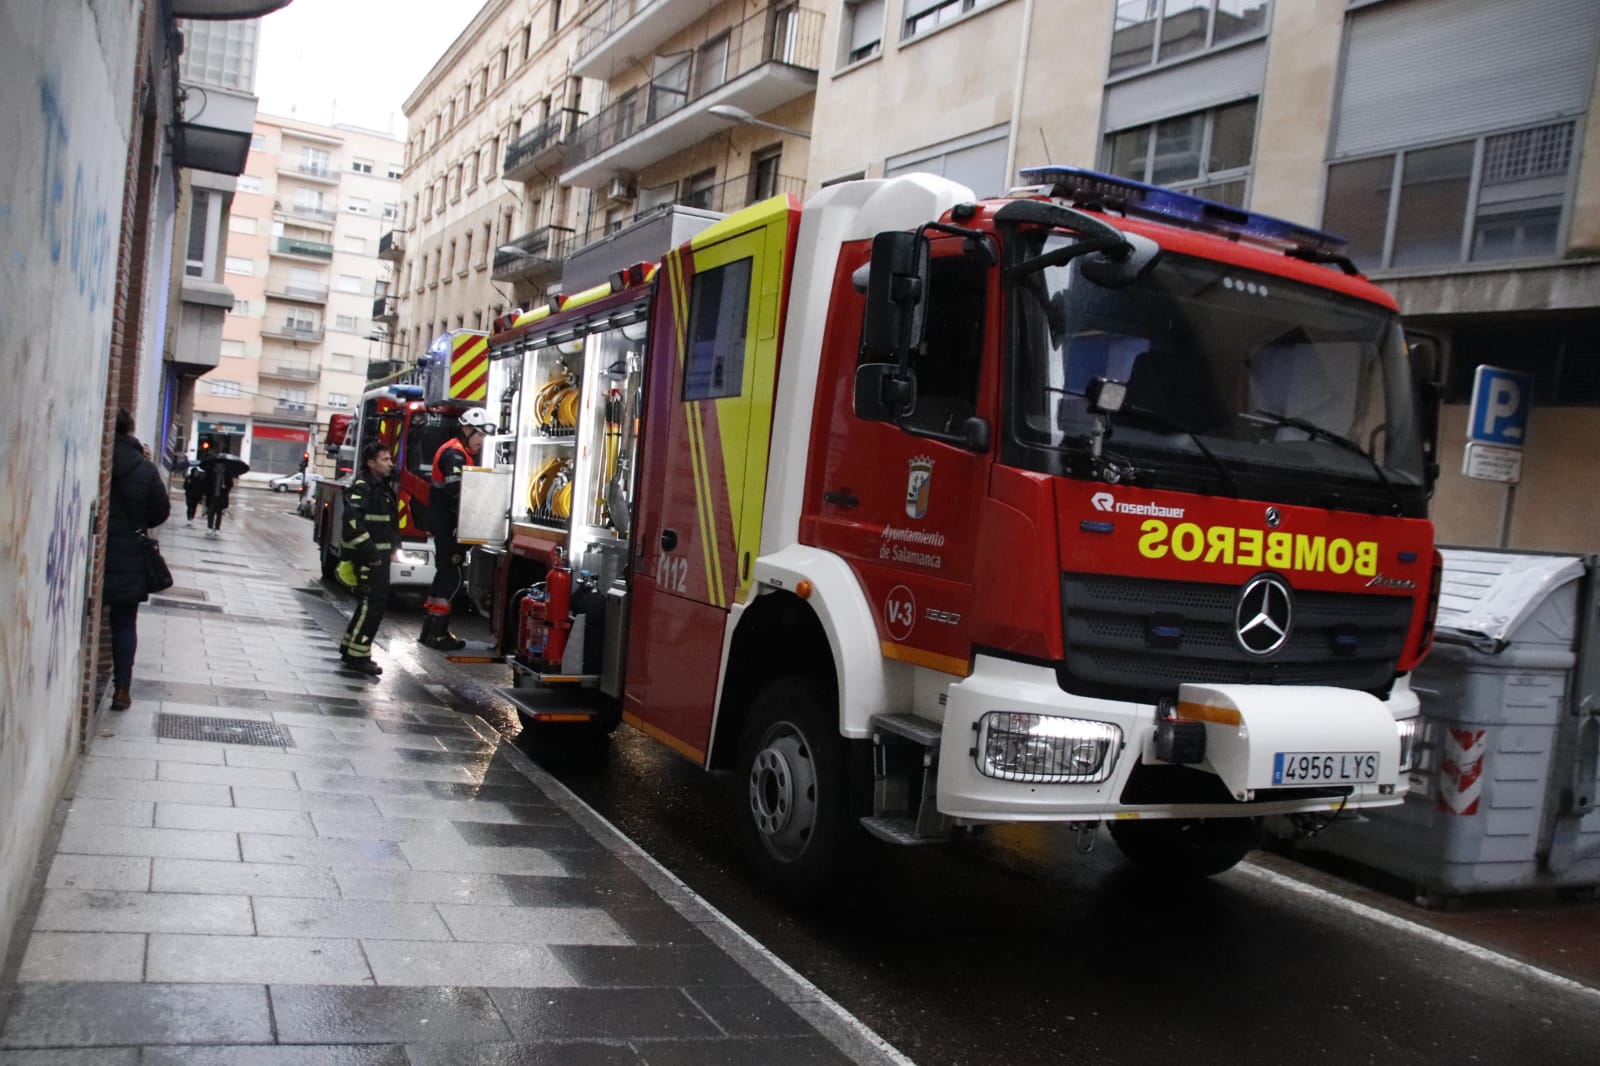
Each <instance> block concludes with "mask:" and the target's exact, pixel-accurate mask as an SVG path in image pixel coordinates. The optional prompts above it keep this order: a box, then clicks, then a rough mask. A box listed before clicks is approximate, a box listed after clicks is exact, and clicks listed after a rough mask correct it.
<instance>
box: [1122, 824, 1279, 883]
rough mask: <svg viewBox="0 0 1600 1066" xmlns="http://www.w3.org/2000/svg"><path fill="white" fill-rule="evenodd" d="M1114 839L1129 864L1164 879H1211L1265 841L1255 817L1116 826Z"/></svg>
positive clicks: (1230, 867)
mask: <svg viewBox="0 0 1600 1066" xmlns="http://www.w3.org/2000/svg"><path fill="white" fill-rule="evenodd" d="M1108 828H1109V829H1110V830H1111V839H1112V840H1113V841H1115V842H1116V845H1117V848H1118V850H1120V851H1121V852H1122V854H1123V855H1125V856H1126V857H1127V859H1128V861H1129V862H1131V863H1133V865H1135V866H1137V867H1139V868H1140V869H1141V870H1144V871H1145V872H1147V873H1152V874H1158V875H1160V876H1162V877H1177V878H1196V877H1210V876H1212V875H1213V874H1220V873H1222V872H1223V871H1224V870H1230V869H1232V868H1233V867H1234V866H1236V865H1238V863H1239V860H1241V859H1243V858H1244V857H1245V856H1246V855H1248V854H1249V853H1250V851H1251V849H1253V848H1255V847H1256V846H1257V845H1258V844H1259V843H1260V842H1261V822H1260V820H1259V819H1256V818H1172V819H1161V820H1157V821H1114V822H1111V823H1110V825H1109V826H1108Z"/></svg>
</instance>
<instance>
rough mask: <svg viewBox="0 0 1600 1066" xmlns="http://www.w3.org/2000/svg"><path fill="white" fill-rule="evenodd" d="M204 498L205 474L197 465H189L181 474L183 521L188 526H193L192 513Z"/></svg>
mask: <svg viewBox="0 0 1600 1066" xmlns="http://www.w3.org/2000/svg"><path fill="white" fill-rule="evenodd" d="M205 498H206V472H205V471H204V470H202V469H201V468H200V464H199V463H191V464H189V469H188V470H186V471H184V474H183V509H184V519H185V521H187V522H188V523H189V525H191V526H192V525H194V513H195V512H196V511H198V510H199V509H200V505H201V504H202V503H204V502H205Z"/></svg>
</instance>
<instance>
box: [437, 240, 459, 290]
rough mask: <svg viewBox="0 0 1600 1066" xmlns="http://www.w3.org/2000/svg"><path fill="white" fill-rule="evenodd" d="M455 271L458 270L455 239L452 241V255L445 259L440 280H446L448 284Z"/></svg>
mask: <svg viewBox="0 0 1600 1066" xmlns="http://www.w3.org/2000/svg"><path fill="white" fill-rule="evenodd" d="M455 272H456V242H455V241H451V242H450V255H449V257H448V258H446V259H445V260H444V272H443V273H442V274H440V280H442V281H444V282H445V284H447V285H448V284H449V283H450V279H451V278H452V277H453V276H454V275H455Z"/></svg>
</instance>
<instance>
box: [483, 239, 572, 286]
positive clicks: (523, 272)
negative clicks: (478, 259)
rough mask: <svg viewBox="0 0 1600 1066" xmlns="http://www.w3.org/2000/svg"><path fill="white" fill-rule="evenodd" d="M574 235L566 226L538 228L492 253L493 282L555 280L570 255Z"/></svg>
mask: <svg viewBox="0 0 1600 1066" xmlns="http://www.w3.org/2000/svg"><path fill="white" fill-rule="evenodd" d="M573 237H574V231H573V230H571V229H568V228H567V227H566V226H541V227H539V228H538V229H536V230H534V231H533V232H532V233H525V234H523V235H522V236H520V237H518V238H517V239H516V240H514V241H511V242H509V243H507V244H503V245H501V246H500V247H499V248H497V249H495V253H494V269H493V270H492V271H491V274H490V276H491V277H493V278H494V280H495V281H517V280H519V279H520V280H525V281H533V280H537V279H538V278H540V277H541V276H544V275H550V276H554V275H555V274H556V273H558V272H559V271H560V269H561V262H562V260H564V259H566V257H567V256H569V255H571V254H572V248H573V243H572V242H573Z"/></svg>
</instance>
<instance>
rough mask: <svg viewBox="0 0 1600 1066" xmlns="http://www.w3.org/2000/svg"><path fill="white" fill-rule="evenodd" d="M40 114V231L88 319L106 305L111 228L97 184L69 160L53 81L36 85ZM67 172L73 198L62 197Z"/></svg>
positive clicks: (63, 120) (80, 163) (62, 114)
mask: <svg viewBox="0 0 1600 1066" xmlns="http://www.w3.org/2000/svg"><path fill="white" fill-rule="evenodd" d="M39 114H40V118H41V123H42V130H43V133H44V151H43V152H41V153H40V156H41V161H42V163H43V166H44V174H43V177H44V180H43V181H42V182H41V183H40V186H39V200H40V202H39V226H40V230H41V234H42V236H43V237H44V239H45V244H46V247H47V248H48V249H49V252H50V261H51V262H52V263H60V262H61V258H62V256H63V255H65V256H66V257H67V265H68V267H69V269H70V270H71V272H72V280H73V282H74V283H75V284H76V286H77V290H78V296H79V298H80V299H82V300H83V301H84V302H85V303H86V304H87V305H88V310H89V311H90V312H91V313H92V312H93V311H94V310H95V308H96V307H98V306H99V305H100V304H102V303H104V302H105V301H106V299H107V290H108V287H109V285H110V271H108V270H107V269H106V267H107V265H108V263H109V262H110V258H111V222H110V215H109V213H108V212H107V210H106V206H105V202H104V198H103V197H102V196H101V195H100V190H99V189H98V188H97V187H95V186H97V185H98V181H97V180H96V179H93V178H90V179H88V180H87V182H86V179H85V177H84V165H83V161H82V160H81V159H78V160H76V161H74V160H73V159H71V158H70V156H69V154H68V128H67V115H66V113H65V111H63V110H62V107H61V92H60V88H59V86H58V84H57V80H56V79H55V78H54V77H43V78H40V79H39ZM69 167H70V168H71V170H72V196H71V199H70V200H69V199H68V197H67V171H68V169H69Z"/></svg>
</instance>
